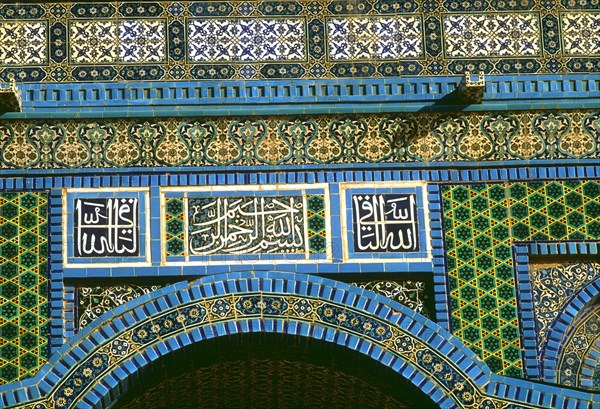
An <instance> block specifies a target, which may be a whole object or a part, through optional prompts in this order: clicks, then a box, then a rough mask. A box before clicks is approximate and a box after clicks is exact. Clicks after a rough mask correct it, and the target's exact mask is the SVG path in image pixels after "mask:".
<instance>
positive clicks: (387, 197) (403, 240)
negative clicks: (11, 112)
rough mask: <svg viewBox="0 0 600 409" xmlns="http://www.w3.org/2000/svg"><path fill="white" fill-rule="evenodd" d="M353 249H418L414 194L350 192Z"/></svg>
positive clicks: (384, 250) (404, 251)
mask: <svg viewBox="0 0 600 409" xmlns="http://www.w3.org/2000/svg"><path fill="white" fill-rule="evenodd" d="M352 212H353V219H354V251H356V252H361V253H366V252H403V253H406V252H415V251H419V234H418V231H419V226H418V214H417V199H416V195H415V194H361V195H352Z"/></svg>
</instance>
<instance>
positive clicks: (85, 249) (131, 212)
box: [73, 197, 140, 257]
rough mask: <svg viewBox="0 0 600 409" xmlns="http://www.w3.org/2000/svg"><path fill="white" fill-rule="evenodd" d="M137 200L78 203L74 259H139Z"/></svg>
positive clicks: (80, 200)
mask: <svg viewBox="0 0 600 409" xmlns="http://www.w3.org/2000/svg"><path fill="white" fill-rule="evenodd" d="M139 218H140V215H139V199H138V198H137V197H123V198H98V199H75V213H74V214H73V229H74V231H75V237H74V238H75V240H74V242H73V246H74V256H75V257H107V256H117V257H123V256H138V255H139V254H140V247H139V246H140V230H139Z"/></svg>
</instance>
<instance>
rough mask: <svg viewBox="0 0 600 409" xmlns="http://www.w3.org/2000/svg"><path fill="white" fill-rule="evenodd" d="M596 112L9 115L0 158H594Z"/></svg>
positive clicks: (28, 162) (85, 162) (276, 161)
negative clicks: (100, 118)
mask: <svg viewBox="0 0 600 409" xmlns="http://www.w3.org/2000/svg"><path fill="white" fill-rule="evenodd" d="M598 141H600V112H597V111H592V110H581V111H538V112H536V111H533V112H514V113H513V112H503V113H491V112H473V113H466V114H429V113H416V114H409V113H407V114H397V115H384V114H378V115H357V116H335V115H331V116H327V115H315V116H308V117H287V116H280V117H254V118H235V117H234V118H226V117H217V118H161V119H145V120H138V119H121V120H112V121H111V120H106V121H86V120H56V121H40V122H31V121H27V122H25V121H19V120H5V121H3V122H2V124H0V168H4V169H11V168H12V169H22V168H27V169H53V168H98V167H110V168H123V167H155V166H213V165H216V166H223V165H242V166H256V165H266V166H273V165H290V164H291V165H303V164H329V163H383V162H442V161H444V162H445V161H450V162H455V161H499V160H520V159H527V160H532V159H563V158H565V159H568V158H572V159H580V158H599V157H600V151H599V150H598V149H597V148H598Z"/></svg>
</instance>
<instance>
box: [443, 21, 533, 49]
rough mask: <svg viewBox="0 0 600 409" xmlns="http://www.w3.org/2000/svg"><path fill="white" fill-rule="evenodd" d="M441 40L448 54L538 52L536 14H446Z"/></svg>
mask: <svg viewBox="0 0 600 409" xmlns="http://www.w3.org/2000/svg"><path fill="white" fill-rule="evenodd" d="M444 40H445V46H446V56H448V57H458V58H465V57H509V56H512V57H517V56H534V55H539V54H540V50H541V46H540V44H541V41H540V25H539V16H538V14H537V13H519V14H473V15H464V14H451V15H446V16H444Z"/></svg>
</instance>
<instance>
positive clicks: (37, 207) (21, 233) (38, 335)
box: [0, 192, 48, 385]
mask: <svg viewBox="0 0 600 409" xmlns="http://www.w3.org/2000/svg"><path fill="white" fill-rule="evenodd" d="M47 216H48V195H47V194H46V193H41V192H18V193H16V192H15V193H0V385H1V384H5V383H10V382H15V381H18V380H22V379H27V378H30V377H32V376H33V375H35V374H36V373H37V371H38V370H39V368H40V367H41V366H42V365H43V364H44V363H46V359H47V355H48V347H47V343H48V339H47V338H48V328H47V326H48V325H47V324H48V306H47V300H48V259H47V257H48V227H47V219H48V218H47Z"/></svg>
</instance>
